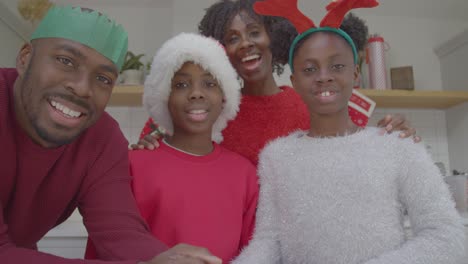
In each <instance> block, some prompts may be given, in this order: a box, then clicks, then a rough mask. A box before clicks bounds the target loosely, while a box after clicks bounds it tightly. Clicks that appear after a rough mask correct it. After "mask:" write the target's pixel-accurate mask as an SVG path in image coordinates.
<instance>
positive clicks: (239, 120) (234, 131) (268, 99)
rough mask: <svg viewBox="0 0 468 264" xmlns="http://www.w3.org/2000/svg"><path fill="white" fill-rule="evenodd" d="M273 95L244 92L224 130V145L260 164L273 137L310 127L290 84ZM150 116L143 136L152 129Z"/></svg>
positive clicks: (303, 106)
mask: <svg viewBox="0 0 468 264" xmlns="http://www.w3.org/2000/svg"><path fill="white" fill-rule="evenodd" d="M281 89H282V90H283V92H281V93H277V94H275V95H271V96H251V95H243V96H242V101H241V105H240V110H239V113H238V114H237V116H236V118H235V119H234V120H231V121H230V122H229V123H228V125H227V127H226V128H225V129H224V130H223V137H224V140H223V142H221V145H222V146H224V147H226V148H227V149H229V150H232V151H234V152H236V153H239V154H241V155H242V156H244V157H246V158H248V159H249V160H250V161H252V163H254V164H255V165H257V163H258V154H259V153H260V151H261V150H262V149H263V147H264V146H265V145H266V143H268V142H269V141H270V140H273V139H276V138H278V137H282V136H286V135H288V134H289V133H291V132H293V131H295V130H298V129H309V127H310V118H309V112H308V111H307V107H306V105H305V104H304V103H303V101H302V99H301V97H300V96H299V94H297V93H296V92H295V91H294V90H293V88H291V87H288V86H283V87H281ZM152 123H153V121H152V120H151V119H150V120H148V122H147V123H146V125H145V127H144V128H143V131H142V133H141V136H144V135H146V134H148V133H150V132H151V131H152V130H153V129H152V127H151V124H152Z"/></svg>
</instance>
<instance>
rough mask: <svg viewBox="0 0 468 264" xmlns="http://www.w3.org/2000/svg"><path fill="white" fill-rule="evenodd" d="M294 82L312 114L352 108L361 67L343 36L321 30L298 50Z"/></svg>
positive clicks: (325, 113) (292, 80)
mask: <svg viewBox="0 0 468 264" xmlns="http://www.w3.org/2000/svg"><path fill="white" fill-rule="evenodd" d="M293 64H294V72H293V74H292V75H291V82H292V84H293V86H294V88H295V89H296V91H297V92H298V93H299V94H300V95H301V97H302V100H303V101H304V102H305V103H306V105H307V106H308V108H309V112H310V113H311V114H319V115H328V114H334V113H338V112H346V114H347V111H348V100H349V98H350V97H351V93H352V89H353V84H354V81H355V80H356V79H357V77H358V75H359V73H358V66H357V65H355V64H354V58H353V52H352V49H351V46H350V45H349V44H348V43H347V42H346V41H345V40H344V39H343V38H342V37H341V36H339V35H337V34H334V33H323V32H317V33H313V34H312V35H311V36H309V37H308V38H307V39H306V40H304V42H303V43H302V45H301V46H300V47H299V48H298V49H297V50H296V53H295V55H294V60H293Z"/></svg>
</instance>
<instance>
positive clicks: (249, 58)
mask: <svg viewBox="0 0 468 264" xmlns="http://www.w3.org/2000/svg"><path fill="white" fill-rule="evenodd" d="M258 59H260V55H258V54H255V55H250V56H247V57H245V58H242V62H247V61H251V60H258Z"/></svg>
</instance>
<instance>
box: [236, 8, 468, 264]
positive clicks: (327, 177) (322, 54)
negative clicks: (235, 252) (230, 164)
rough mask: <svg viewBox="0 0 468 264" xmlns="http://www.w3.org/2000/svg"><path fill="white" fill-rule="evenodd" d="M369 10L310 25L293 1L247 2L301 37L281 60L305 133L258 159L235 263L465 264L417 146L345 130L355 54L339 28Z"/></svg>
mask: <svg viewBox="0 0 468 264" xmlns="http://www.w3.org/2000/svg"><path fill="white" fill-rule="evenodd" d="M376 5H378V3H377V2H376V1H375V0H369V1H366V0H362V1H359V0H354V1H353V0H349V1H348V0H341V1H338V2H333V3H332V4H330V5H329V6H328V7H327V9H328V10H329V12H328V14H327V15H326V17H325V18H324V20H322V22H321V24H320V26H319V27H315V25H314V24H313V22H312V21H311V20H310V19H308V18H307V17H305V16H304V15H303V14H302V13H300V11H299V10H297V0H289V1H287V0H268V1H263V2H259V3H256V4H255V6H254V7H255V10H256V12H258V13H260V14H263V15H273V16H284V17H287V18H288V19H290V20H291V22H292V23H293V24H294V25H295V27H296V29H297V31H298V32H299V35H298V36H297V37H296V38H295V40H294V41H293V43H292V45H291V47H290V53H289V54H290V57H289V62H290V63H289V65H290V67H291V71H292V75H291V81H292V83H293V86H294V88H295V89H296V90H297V91H298V93H299V94H300V96H301V98H302V100H303V101H304V102H305V104H306V105H307V107H308V110H309V113H310V119H311V120H310V121H311V122H310V123H311V127H310V129H309V130H308V131H298V132H295V133H293V134H291V135H289V136H286V137H283V138H280V139H277V140H275V141H273V142H271V143H270V144H269V145H267V147H266V148H265V149H264V150H263V151H262V153H261V154H260V162H259V177H260V195H259V204H258V210H257V221H256V226H255V232H254V235H253V239H252V241H251V242H250V244H249V246H248V247H247V248H245V249H244V250H243V252H242V254H241V255H240V256H239V257H238V258H237V259H236V260H234V261H233V263H235V264H241V263H246V264H247V263H248V264H250V263H256V264H279V263H285V264H303V263H314V264H341V263H343V264H345V263H346V264H358V263H365V264H396V263H398V264H431V263H434V264H441V263H444V264H448V263H451V264H456V263H460V262H459V261H461V260H462V258H463V257H464V242H465V237H464V231H463V225H462V224H461V221H460V217H459V216H458V214H457V212H456V210H455V208H454V203H453V201H452V200H451V196H450V193H449V191H448V189H447V186H446V185H445V183H444V181H443V179H442V176H441V175H440V173H439V172H438V169H437V168H436V166H434V165H433V162H432V160H431V159H430V158H429V155H428V154H427V153H426V151H425V149H424V146H423V145H420V144H413V143H412V142H411V141H410V140H399V139H398V138H397V137H396V136H395V135H385V136H379V135H378V130H377V129H376V128H370V127H368V128H360V127H358V126H356V125H355V124H353V123H352V122H349V115H348V111H347V105H348V100H349V99H350V96H351V92H352V87H353V81H354V80H355V79H356V78H357V77H358V74H359V73H358V70H357V66H356V61H357V52H356V48H355V44H354V43H353V41H352V39H351V37H350V36H349V35H348V34H347V33H345V32H344V31H342V30H340V29H339V28H338V27H339V26H340V24H341V22H342V19H343V16H344V15H345V14H346V12H347V11H349V10H350V9H353V8H358V7H374V6H376ZM405 210H407V212H408V215H409V220H410V224H411V230H412V232H413V237H412V238H411V239H409V238H407V237H406V235H405V226H404V221H403V212H404V211H405Z"/></svg>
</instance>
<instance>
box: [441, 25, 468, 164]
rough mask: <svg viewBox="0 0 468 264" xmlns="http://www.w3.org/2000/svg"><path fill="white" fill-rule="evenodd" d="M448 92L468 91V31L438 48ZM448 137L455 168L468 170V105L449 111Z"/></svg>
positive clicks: (443, 79) (443, 80)
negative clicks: (467, 63)
mask: <svg viewBox="0 0 468 264" xmlns="http://www.w3.org/2000/svg"><path fill="white" fill-rule="evenodd" d="M436 52H437V54H438V56H439V57H440V63H441V72H442V82H443V86H444V88H445V89H450V90H458V91H468V80H467V79H466V73H467V70H466V65H465V62H466V61H467V60H468V30H465V31H464V32H462V33H461V34H459V35H457V36H455V37H454V38H453V39H451V40H449V41H447V42H445V43H444V44H443V45H442V46H440V47H438V48H437V49H436ZM446 115H447V136H448V147H449V150H450V162H451V166H452V168H453V169H456V170H461V171H468V103H465V104H463V105H460V106H457V107H453V108H451V109H449V110H447V113H446Z"/></svg>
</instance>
